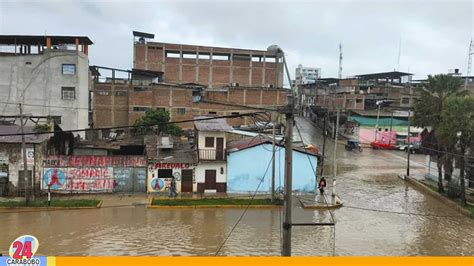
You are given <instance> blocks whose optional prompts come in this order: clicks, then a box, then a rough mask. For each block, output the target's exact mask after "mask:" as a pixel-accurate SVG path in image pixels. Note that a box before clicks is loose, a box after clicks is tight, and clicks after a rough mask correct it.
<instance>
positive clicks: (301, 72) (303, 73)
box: [295, 64, 321, 85]
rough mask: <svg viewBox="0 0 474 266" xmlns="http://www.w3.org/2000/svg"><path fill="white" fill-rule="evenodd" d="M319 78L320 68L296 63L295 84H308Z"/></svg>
mask: <svg viewBox="0 0 474 266" xmlns="http://www.w3.org/2000/svg"><path fill="white" fill-rule="evenodd" d="M319 78H321V68H316V67H304V66H302V65H301V64H300V65H298V67H297V68H296V71H295V84H296V85H301V84H309V83H315V82H316V80H317V79H319Z"/></svg>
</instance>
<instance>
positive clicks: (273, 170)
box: [271, 112, 277, 202]
mask: <svg viewBox="0 0 474 266" xmlns="http://www.w3.org/2000/svg"><path fill="white" fill-rule="evenodd" d="M273 116H274V118H273V128H272V197H271V199H272V202H274V201H275V124H276V121H277V113H276V112H273Z"/></svg>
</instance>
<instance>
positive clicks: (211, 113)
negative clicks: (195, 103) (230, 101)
mask: <svg viewBox="0 0 474 266" xmlns="http://www.w3.org/2000/svg"><path fill="white" fill-rule="evenodd" d="M209 114H210V115H216V114H217V112H209Z"/></svg>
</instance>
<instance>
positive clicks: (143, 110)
mask: <svg viewBox="0 0 474 266" xmlns="http://www.w3.org/2000/svg"><path fill="white" fill-rule="evenodd" d="M148 109H149V108H148V107H143V106H134V107H133V111H135V112H145V111H146V110H148Z"/></svg>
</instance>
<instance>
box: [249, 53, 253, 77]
mask: <svg viewBox="0 0 474 266" xmlns="http://www.w3.org/2000/svg"><path fill="white" fill-rule="evenodd" d="M252 57H253V54H252V52H250V62H249V85H252Z"/></svg>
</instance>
